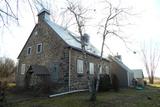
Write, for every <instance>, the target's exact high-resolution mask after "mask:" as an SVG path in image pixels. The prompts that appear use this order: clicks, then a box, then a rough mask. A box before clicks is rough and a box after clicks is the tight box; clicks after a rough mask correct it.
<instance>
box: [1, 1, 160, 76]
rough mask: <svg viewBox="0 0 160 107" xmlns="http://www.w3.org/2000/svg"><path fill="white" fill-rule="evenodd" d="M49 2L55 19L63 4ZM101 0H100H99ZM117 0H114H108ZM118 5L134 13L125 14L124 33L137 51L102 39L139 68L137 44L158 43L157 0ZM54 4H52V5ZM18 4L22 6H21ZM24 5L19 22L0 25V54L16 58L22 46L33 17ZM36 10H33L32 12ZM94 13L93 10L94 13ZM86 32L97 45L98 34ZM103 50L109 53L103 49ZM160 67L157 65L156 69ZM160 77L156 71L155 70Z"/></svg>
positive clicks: (93, 3)
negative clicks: (127, 18)
mask: <svg viewBox="0 0 160 107" xmlns="http://www.w3.org/2000/svg"><path fill="white" fill-rule="evenodd" d="M48 1H50V3H52V4H53V5H48V7H50V8H51V9H52V10H53V11H52V14H53V15H52V16H53V18H54V19H55V20H57V19H58V18H59V13H58V12H60V11H61V9H62V8H64V1H65V0H54V1H51V0H48ZM99 1H101V0H99ZM99 1H98V0H87V4H89V6H91V7H92V8H95V9H99V8H100V5H97V3H98V2H99ZM112 1H114V2H115V4H116V3H117V2H116V1H117V0H112ZM120 1H121V6H122V7H127V8H130V9H131V12H132V13H133V14H135V15H133V16H130V17H129V21H130V23H131V24H132V25H130V26H127V27H126V28H125V31H124V35H125V36H127V37H128V38H129V41H131V43H130V44H128V46H129V48H130V49H132V50H133V51H136V52H137V54H133V52H132V51H130V50H128V49H127V48H126V47H125V46H124V45H123V43H122V42H121V41H118V40H116V39H114V38H113V39H112V40H107V41H106V43H107V44H108V45H109V46H110V48H111V51H112V52H113V54H114V55H116V54H117V52H118V54H120V55H122V60H123V62H124V63H125V64H126V65H127V66H128V67H129V68H131V69H143V70H144V74H145V75H146V72H145V69H144V67H143V63H142V58H141V56H140V54H139V50H140V46H142V44H143V43H144V41H145V42H146V43H148V44H149V43H150V41H153V42H156V43H157V45H158V46H159V45H160V37H159V36H160V0H120ZM81 2H82V4H83V5H86V6H87V4H86V0H81ZM53 6H54V8H53ZM21 8H22V7H21ZM28 8H29V6H28V5H23V9H21V10H20V19H19V23H20V24H19V25H18V26H17V25H16V24H13V25H12V24H11V25H9V28H8V29H3V30H2V28H0V30H1V31H0V33H1V34H0V56H7V57H10V58H12V59H14V60H16V58H17V56H18V54H19V53H20V51H21V49H22V48H23V46H24V44H25V42H26V40H27V38H28V37H29V35H30V33H31V31H32V29H33V28H34V26H35V22H34V18H33V16H32V13H31V10H29V9H28ZM36 14H37V13H36ZM95 16H96V14H95ZM87 32H88V33H89V35H90V41H91V43H92V44H93V45H95V46H96V47H97V48H100V42H98V41H100V40H101V38H100V37H98V36H97V35H96V33H95V32H96V31H95V32H94V33H93V29H92V30H88V31H87ZM105 54H110V53H109V52H108V50H107V49H105ZM158 70H160V69H158ZM156 76H159V77H160V72H159V73H157V74H156Z"/></svg>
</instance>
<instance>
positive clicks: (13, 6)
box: [0, 0, 19, 27]
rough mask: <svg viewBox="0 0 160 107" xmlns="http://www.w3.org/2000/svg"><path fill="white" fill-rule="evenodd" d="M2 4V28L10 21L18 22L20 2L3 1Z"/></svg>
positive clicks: (0, 9) (0, 11)
mask: <svg viewBox="0 0 160 107" xmlns="http://www.w3.org/2000/svg"><path fill="white" fill-rule="evenodd" d="M0 3H1V6H2V7H0V24H1V25H0V27H2V26H6V25H7V24H9V23H10V21H18V9H19V4H18V3H19V0H15V1H10V0H1V1H0Z"/></svg>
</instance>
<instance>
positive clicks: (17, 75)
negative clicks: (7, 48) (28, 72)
mask: <svg viewBox="0 0 160 107" xmlns="http://www.w3.org/2000/svg"><path fill="white" fill-rule="evenodd" d="M19 75H20V74H19V59H17V70H16V83H18V85H19V81H20V80H19Z"/></svg>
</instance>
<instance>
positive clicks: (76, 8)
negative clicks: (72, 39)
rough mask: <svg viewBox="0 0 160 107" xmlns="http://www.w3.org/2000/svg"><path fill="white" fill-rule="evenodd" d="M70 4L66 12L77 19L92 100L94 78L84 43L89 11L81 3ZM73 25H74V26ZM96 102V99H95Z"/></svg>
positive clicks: (69, 2)
mask: <svg viewBox="0 0 160 107" xmlns="http://www.w3.org/2000/svg"><path fill="white" fill-rule="evenodd" d="M67 2H68V7H67V9H66V10H65V14H66V13H67V12H69V13H71V18H73V19H75V24H76V26H77V30H78V33H79V35H80V43H81V48H82V54H83V64H84V72H87V79H88V87H89V91H90V92H91V93H92V94H91V100H92V99H93V97H92V96H93V94H94V87H93V86H94V82H92V81H93V78H92V79H91V77H90V76H89V68H88V62H87V53H86V49H85V42H84V40H83V39H84V38H83V35H84V33H85V32H84V30H85V27H86V25H85V22H86V21H87V19H88V18H87V17H86V14H87V12H88V10H89V9H85V8H84V7H82V6H81V5H80V3H78V2H75V3H74V2H71V1H69V0H67ZM72 25H73V24H72ZM94 100H95V97H94Z"/></svg>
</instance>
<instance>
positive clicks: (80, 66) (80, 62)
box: [77, 59, 83, 73]
mask: <svg viewBox="0 0 160 107" xmlns="http://www.w3.org/2000/svg"><path fill="white" fill-rule="evenodd" d="M77 73H83V60H80V59H78V60H77Z"/></svg>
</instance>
